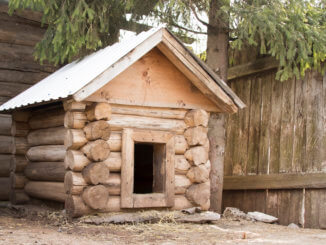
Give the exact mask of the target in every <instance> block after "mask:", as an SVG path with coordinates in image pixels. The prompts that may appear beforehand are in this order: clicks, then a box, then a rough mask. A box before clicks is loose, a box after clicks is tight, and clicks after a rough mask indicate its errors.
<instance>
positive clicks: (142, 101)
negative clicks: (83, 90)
mask: <svg viewBox="0 0 326 245" xmlns="http://www.w3.org/2000/svg"><path fill="white" fill-rule="evenodd" d="M85 100H87V101H96V102H108V103H112V104H122V105H136V106H150V107H166V108H185V109H198V108H202V109H205V110H207V111H214V112H221V109H220V108H219V107H218V106H216V105H215V103H213V102H212V101H211V100H210V99H209V98H207V97H206V96H205V95H204V94H203V93H202V92H201V91H199V89H198V88H197V87H195V86H194V85H193V84H192V82H191V81H190V80H189V79H188V78H187V77H186V76H185V75H184V74H183V73H182V72H181V71H180V70H179V69H178V68H177V67H175V65H174V64H172V63H171V62H170V61H169V60H168V58H167V57H166V56H164V54H162V52H161V51H160V50H159V49H158V48H154V49H152V50H151V51H150V52H149V53H147V54H146V55H144V56H143V57H142V58H140V59H139V60H138V61H136V62H135V63H134V64H132V65H131V66H130V67H128V68H127V69H126V70H125V71H123V72H122V73H120V74H119V75H118V76H116V77H115V78H113V79H112V80H111V81H110V82H109V83H107V84H106V85H104V86H103V87H102V88H100V89H99V90H98V91H96V92H95V93H94V94H92V95H90V96H89V97H87V98H86V99H85Z"/></svg>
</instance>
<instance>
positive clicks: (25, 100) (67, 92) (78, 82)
mask: <svg viewBox="0 0 326 245" xmlns="http://www.w3.org/2000/svg"><path fill="white" fill-rule="evenodd" d="M161 28H162V27H159V28H153V29H151V30H149V31H147V32H142V33H140V34H138V35H137V36H134V37H132V38H130V39H128V40H123V41H121V42H118V43H115V44H114V45H112V46H108V47H106V48H104V49H101V50H99V51H97V52H94V53H93V54H91V55H88V56H86V57H85V58H83V59H82V60H79V61H74V62H72V63H70V64H68V65H66V66H64V67H62V68H61V69H59V70H57V71H56V72H54V73H53V74H51V75H50V76H48V77H46V78H44V79H43V80H41V81H40V82H38V83H37V84H35V85H34V86H32V87H30V88H29V89H27V90H25V91H24V92H22V93H20V94H19V95H17V96H16V97H14V98H12V99H11V100H9V101H8V102H6V103H5V104H3V105H1V106H0V111H5V110H13V109H16V108H20V107H26V106H29V105H33V104H39V103H44V102H49V101H55V100H60V99H64V98H67V97H69V96H71V95H73V94H74V93H76V92H77V91H78V90H79V89H81V88H82V87H84V86H85V85H86V84H88V83H89V82H91V81H92V80H93V79H94V78H96V77H97V76H98V75H99V74H101V73H102V72H103V71H105V70H106V69H107V68H109V67H110V66H111V65H113V64H114V63H115V62H117V61H118V60H119V59H120V58H121V57H123V56H125V55H126V54H128V53H129V52H130V51H131V50H133V49H134V48H135V47H137V46H138V45H139V44H140V43H142V42H143V41H144V40H146V39H147V38H149V37H150V36H151V35H153V34H155V33H156V32H157V31H159V30H160V29H161Z"/></svg>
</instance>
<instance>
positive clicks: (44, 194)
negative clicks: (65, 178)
mask: <svg viewBox="0 0 326 245" xmlns="http://www.w3.org/2000/svg"><path fill="white" fill-rule="evenodd" d="M24 190H25V192H26V193H27V194H28V195H29V196H31V197H35V198H39V199H46V200H52V201H57V202H64V201H65V199H66V193H65V190H64V184H63V183H62V182H45V181H29V182H27V184H26V185H25V188H24Z"/></svg>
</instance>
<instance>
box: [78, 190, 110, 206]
mask: <svg viewBox="0 0 326 245" xmlns="http://www.w3.org/2000/svg"><path fill="white" fill-rule="evenodd" d="M82 198H83V200H84V202H85V203H86V204H87V206H89V207H90V208H92V209H103V208H105V206H106V204H107V202H108V198H109V191H108V189H107V188H106V187H105V186H103V185H95V186H88V187H86V188H85V189H84V191H83V194H82Z"/></svg>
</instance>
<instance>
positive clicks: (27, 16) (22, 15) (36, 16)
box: [0, 1, 43, 28]
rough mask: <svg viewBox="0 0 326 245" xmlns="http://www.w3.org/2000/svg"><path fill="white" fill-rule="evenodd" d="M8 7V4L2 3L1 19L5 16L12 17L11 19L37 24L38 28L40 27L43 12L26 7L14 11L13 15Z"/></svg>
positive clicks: (0, 8)
mask: <svg viewBox="0 0 326 245" xmlns="http://www.w3.org/2000/svg"><path fill="white" fill-rule="evenodd" d="M2 2H3V1H2ZM7 2H8V1H7ZM8 9H9V8H8V4H0V13H1V15H0V16H1V19H2V18H3V17H4V16H5V17H6V19H8V18H10V20H15V21H16V22H20V23H26V24H29V25H35V26H37V27H38V28H39V27H40V23H41V21H42V16H43V14H42V13H41V12H38V11H33V10H29V9H25V10H19V11H14V13H13V15H11V16H9V15H8Z"/></svg>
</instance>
